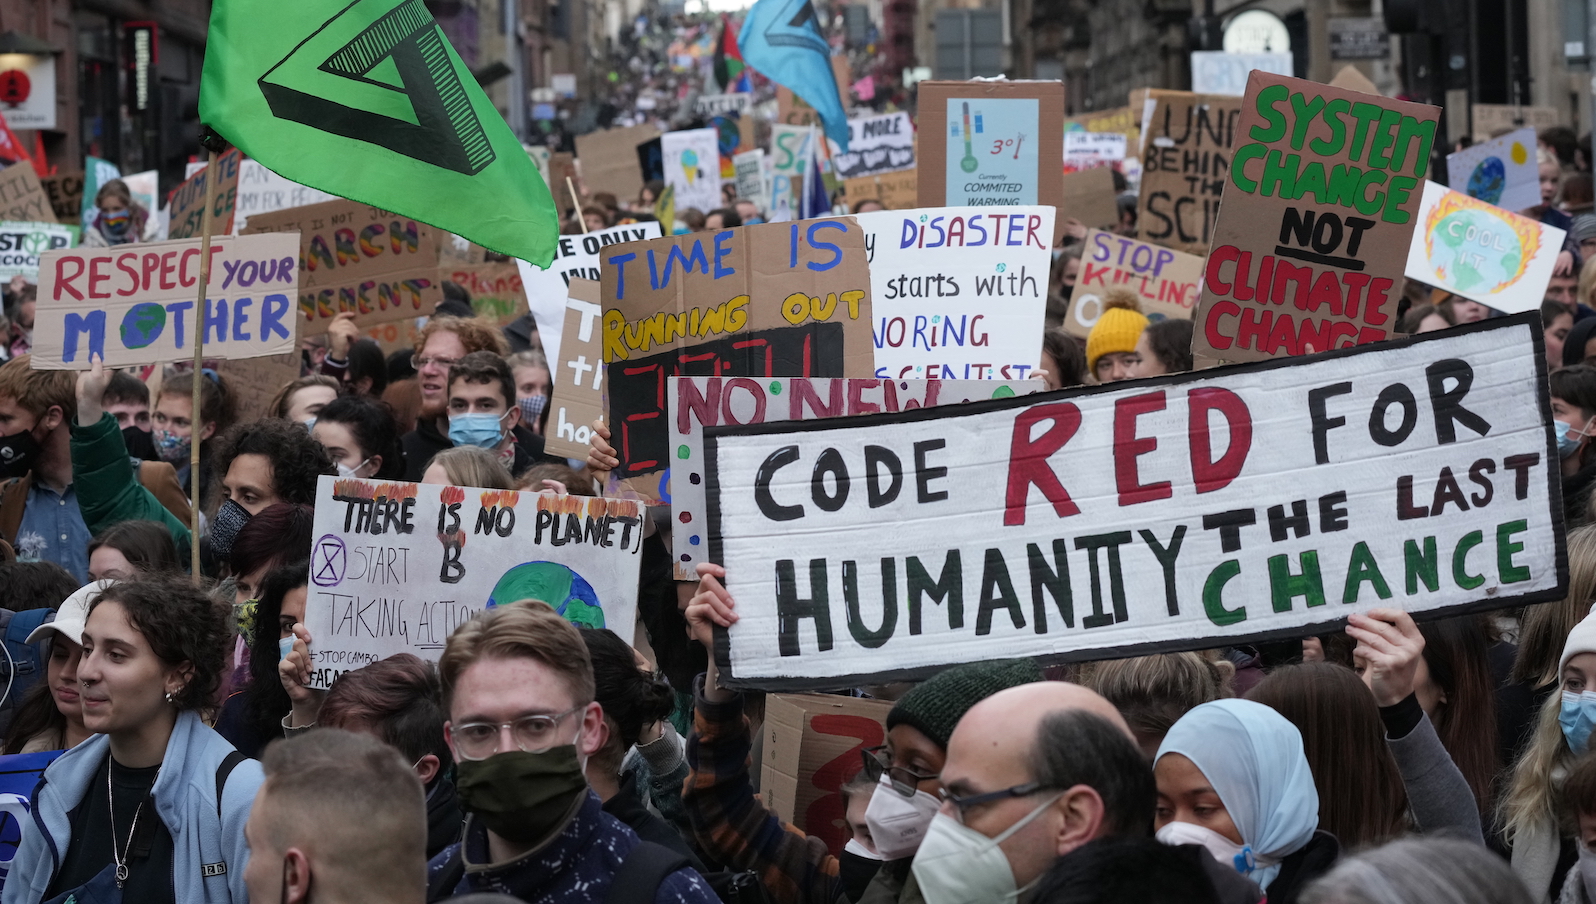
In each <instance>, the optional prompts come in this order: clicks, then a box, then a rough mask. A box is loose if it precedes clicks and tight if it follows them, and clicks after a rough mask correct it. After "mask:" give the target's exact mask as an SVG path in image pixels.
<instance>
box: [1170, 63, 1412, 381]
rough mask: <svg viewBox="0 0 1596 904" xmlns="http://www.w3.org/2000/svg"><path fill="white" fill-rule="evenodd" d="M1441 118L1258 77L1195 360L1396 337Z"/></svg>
mask: <svg viewBox="0 0 1596 904" xmlns="http://www.w3.org/2000/svg"><path fill="white" fill-rule="evenodd" d="M1439 116H1440V110H1439V108H1436V107H1430V106H1424V105H1421V104H1410V103H1403V102H1401V101H1396V100H1391V99H1389V98H1385V97H1376V96H1374V95H1372V94H1363V93H1360V92H1356V91H1346V90H1342V89H1339V88H1332V87H1330V86H1328V85H1321V84H1319V83H1318V82H1310V81H1304V80H1302V79H1294V78H1287V77H1285V76H1279V75H1271V74H1269V73H1267V72H1263V71H1259V70H1254V71H1253V73H1252V75H1251V76H1250V77H1249V79H1248V81H1247V94H1246V97H1245V98H1244V99H1243V101H1242V108H1241V120H1240V123H1239V124H1238V126H1237V135H1236V140H1235V150H1234V151H1233V153H1232V155H1231V159H1230V167H1229V170H1228V172H1227V174H1226V179H1227V180H1228V183H1229V184H1228V185H1227V186H1226V187H1225V192H1224V204H1223V205H1222V206H1221V208H1220V212H1219V221H1218V223H1217V224H1216V226H1215V228H1214V238H1213V244H1212V245H1211V246H1210V250H1209V254H1208V263H1207V266H1206V268H1205V271H1204V279H1203V290H1202V297H1201V299H1200V301H1199V302H1198V308H1197V314H1196V317H1195V318H1194V319H1195V320H1196V327H1197V328H1196V331H1195V335H1194V336H1193V337H1192V351H1193V352H1194V353H1196V354H1199V355H1203V356H1206V357H1211V358H1218V359H1221V360H1225V361H1258V360H1262V359H1264V358H1273V357H1278V356H1281V355H1301V354H1311V353H1313V352H1322V351H1327V350H1329V349H1333V348H1343V347H1346V346H1349V345H1354V344H1361V343H1365V342H1374V341H1378V340H1381V339H1387V338H1390V337H1391V335H1392V334H1393V332H1394V327H1395V326H1396V308H1397V302H1398V300H1399V299H1400V298H1401V295H1402V280H1403V271H1404V270H1405V269H1406V266H1407V259H1408V246H1409V244H1410V243H1411V242H1412V240H1413V229H1414V226H1415V224H1416V222H1417V220H1418V211H1419V202H1420V199H1421V198H1422V197H1423V194H1424V173H1425V168H1426V167H1427V166H1428V164H1429V160H1430V147H1431V145H1433V144H1434V142H1435V128H1436V122H1437V120H1438V117H1439Z"/></svg>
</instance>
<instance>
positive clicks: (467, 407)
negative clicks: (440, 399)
mask: <svg viewBox="0 0 1596 904" xmlns="http://www.w3.org/2000/svg"><path fill="white" fill-rule="evenodd" d="M448 416H449V441H450V442H451V443H453V444H454V447H455V448H464V447H467V446H475V447H477V448H479V449H486V450H487V451H489V452H491V453H493V454H494V455H497V456H498V457H499V461H501V462H502V463H503V464H504V466H505V468H507V469H508V470H509V471H510V473H511V474H512V475H513V474H520V473H522V472H524V471H525V470H526V469H527V468H530V467H531V466H532V465H533V464H534V463H536V462H537V461H539V460H540V459H542V458H543V437H541V436H538V435H537V434H536V433H534V432H533V431H532V430H530V429H528V428H527V427H526V426H525V424H524V423H523V422H522V420H521V407H520V406H519V405H518V404H516V390H515V377H514V376H513V375H512V374H511V372H510V367H509V365H508V364H506V363H505V361H504V359H503V358H501V357H499V356H498V355H495V354H493V353H492V352H472V353H471V354H469V355H466V356H465V357H464V358H461V359H460V360H459V361H457V362H455V364H454V366H452V367H450V368H449V411H448Z"/></svg>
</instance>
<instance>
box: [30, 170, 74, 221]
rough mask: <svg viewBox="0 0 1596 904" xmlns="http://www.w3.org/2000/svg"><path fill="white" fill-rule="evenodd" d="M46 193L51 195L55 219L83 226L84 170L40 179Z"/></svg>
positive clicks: (51, 205)
mask: <svg viewBox="0 0 1596 904" xmlns="http://www.w3.org/2000/svg"><path fill="white" fill-rule="evenodd" d="M40 182H41V184H42V185H43V187H44V193H45V194H46V195H49V196H50V207H51V209H52V210H54V211H55V217H54V219H55V220H56V221H57V222H59V223H65V224H67V225H69V226H77V227H79V228H82V225H83V216H82V213H83V171H82V170H75V171H70V172H65V173H57V174H56V175H54V176H45V177H44V178H43V179H42V180H40Z"/></svg>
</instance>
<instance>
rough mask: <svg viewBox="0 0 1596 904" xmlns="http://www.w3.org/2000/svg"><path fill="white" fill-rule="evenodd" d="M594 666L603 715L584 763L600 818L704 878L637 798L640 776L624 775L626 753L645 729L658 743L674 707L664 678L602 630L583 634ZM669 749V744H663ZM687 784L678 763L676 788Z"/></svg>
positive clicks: (688, 850)
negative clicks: (677, 857)
mask: <svg viewBox="0 0 1596 904" xmlns="http://www.w3.org/2000/svg"><path fill="white" fill-rule="evenodd" d="M580 630H581V632H582V642H583V643H584V644H586V645H587V652H588V658H589V660H590V661H591V662H592V663H593V681H594V699H596V700H597V701H598V703H599V706H601V707H603V709H604V733H605V738H604V743H603V745H602V746H601V747H599V749H598V751H597V752H596V753H594V754H593V755H592V756H590V757H588V760H587V769H586V772H587V783H588V785H589V786H590V787H592V789H593V791H594V793H596V794H597V795H598V796H599V799H600V800H602V801H603V802H604V812H606V813H608V814H610V815H611V816H613V817H615V818H616V819H619V820H620V821H621V822H623V823H626V824H627V825H628V826H630V827H631V828H632V831H634V832H636V833H637V837H639V838H642V839H643V840H645V841H652V842H654V843H655V844H660V845H664V846H665V847H668V848H670V849H671V850H674V851H676V852H677V853H679V854H681V855H682V856H684V857H686V858H687V861H688V863H689V864H691V865H692V867H693V868H694V869H696V870H698V871H699V872H704V864H703V863H702V862H701V861H700V860H699V859H698V855H697V854H695V853H694V852H693V849H692V846H691V845H689V844H688V843H687V842H686V840H684V839H683V837H682V835H681V833H680V832H678V831H677V830H676V827H675V826H672V825H671V824H670V823H668V822H666V821H665V820H664V819H662V818H661V817H659V816H656V815H655V814H653V813H651V812H649V810H648V808H647V807H646V806H644V802H643V797H642V796H641V795H640V794H639V793H638V791H637V788H638V784H639V780H638V776H637V775H636V774H635V772H623V771H622V768H621V767H622V764H623V762H624V761H625V760H626V757H627V752H628V751H630V750H632V749H633V748H634V747H636V746H637V744H638V742H639V739H640V738H641V736H642V733H643V731H644V729H645V727H646V728H648V729H649V730H650V732H651V736H650V738H649V740H651V741H652V740H658V737H657V736H658V735H660V734H661V733H662V732H661V729H660V726H661V725H663V724H667V723H665V721H664V720H665V718H666V717H667V716H669V715H670V714H671V710H672V709H674V708H675V707H676V695H675V693H673V692H672V691H671V686H670V684H669V683H668V682H667V681H665V678H664V676H662V675H659V674H658V673H656V672H653V671H652V670H648V669H647V668H646V664H645V663H639V661H638V657H637V654H636V653H635V652H634V651H633V650H632V648H631V647H629V646H627V645H626V641H624V640H621V639H620V638H619V637H617V636H616V635H615V632H613V631H610V630H607V629H604V628H582V629H580ZM667 743H668V742H667ZM686 779H687V763H686V761H685V760H683V761H682V763H681V767H680V772H679V773H678V775H677V780H676V785H677V787H678V788H679V787H681V784H682V783H683V782H684V781H686Z"/></svg>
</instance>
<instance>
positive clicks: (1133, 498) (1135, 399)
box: [1114, 392, 1174, 506]
mask: <svg viewBox="0 0 1596 904" xmlns="http://www.w3.org/2000/svg"><path fill="white" fill-rule="evenodd" d="M1163 410H1164V394H1163V392H1149V393H1145V394H1143V395H1137V396H1129V397H1127V398H1123V399H1120V400H1119V401H1117V402H1115V403H1114V485H1115V487H1116V488H1117V489H1118V490H1119V504H1120V505H1122V506H1125V505H1135V504H1136V503H1138V502H1153V501H1155V500H1158V499H1168V498H1169V497H1170V496H1172V495H1174V490H1173V489H1172V488H1171V486H1170V483H1169V481H1167V480H1160V481H1158V482H1156V483H1147V484H1144V483H1142V482H1141V475H1140V474H1138V473H1137V468H1136V459H1137V458H1138V457H1140V456H1143V455H1146V454H1147V453H1149V452H1152V451H1153V450H1155V449H1157V448H1158V437H1156V436H1137V435H1136V418H1138V417H1140V416H1141V415H1144V414H1149V413H1151V412H1154V411H1163Z"/></svg>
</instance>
